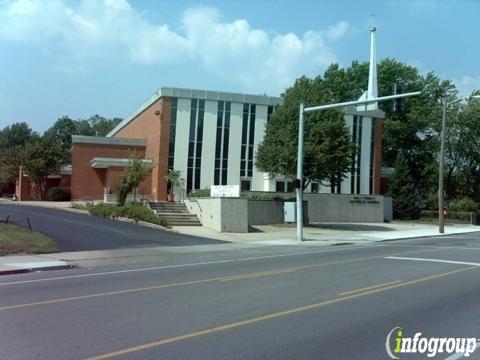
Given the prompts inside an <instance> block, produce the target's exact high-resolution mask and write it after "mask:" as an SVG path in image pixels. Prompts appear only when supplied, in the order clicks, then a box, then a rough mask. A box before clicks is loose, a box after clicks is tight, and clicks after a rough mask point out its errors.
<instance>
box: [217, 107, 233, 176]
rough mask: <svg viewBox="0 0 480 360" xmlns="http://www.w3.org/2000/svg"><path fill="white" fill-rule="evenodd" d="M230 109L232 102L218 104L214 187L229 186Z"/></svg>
mask: <svg viewBox="0 0 480 360" xmlns="http://www.w3.org/2000/svg"><path fill="white" fill-rule="evenodd" d="M230 109H231V103H230V102H223V101H219V102H218V111H217V136H216V144H215V168H214V179H213V181H214V185H227V169H228V146H229V135H230Z"/></svg>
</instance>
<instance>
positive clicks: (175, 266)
mask: <svg viewBox="0 0 480 360" xmlns="http://www.w3.org/2000/svg"><path fill="white" fill-rule="evenodd" d="M233 261H236V260H235V259H231V260H217V261H208V262H199V263H192V264H178V265H167V266H155V267H148V268H139V269H128V270H117V271H105V272H99V273H92V274H81V275H69V276H58V277H52V278H44V279H33V280H22V281H12V282H5V283H0V286H2V285H13V284H27V283H34V282H41V281H53V280H64V279H75V278H83V277H90V276H101V275H112V274H124V273H130V272H138V271H149V270H161V269H173V268H179V267H189V266H197V265H207V264H218V263H226V262H233Z"/></svg>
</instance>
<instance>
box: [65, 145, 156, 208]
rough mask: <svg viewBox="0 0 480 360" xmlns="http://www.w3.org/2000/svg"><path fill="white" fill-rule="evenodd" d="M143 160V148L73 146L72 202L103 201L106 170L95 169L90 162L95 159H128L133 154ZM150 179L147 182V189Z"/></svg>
mask: <svg viewBox="0 0 480 360" xmlns="http://www.w3.org/2000/svg"><path fill="white" fill-rule="evenodd" d="M134 151H135V152H136V153H137V154H138V155H139V156H141V157H142V158H143V157H144V156H145V148H144V147H143V146H120V145H100V144H85V143H74V144H73V156H72V178H71V183H72V200H79V199H81V198H93V199H95V200H103V195H104V181H105V176H106V169H93V168H92V167H91V165H90V160H92V158H94V157H109V158H123V159H125V158H128V157H129V156H130V155H131V154H132V153H133V152H134ZM150 181H151V180H150V179H147V180H146V183H147V184H146V185H144V186H145V187H146V188H147V189H148V188H150V183H149V182H150Z"/></svg>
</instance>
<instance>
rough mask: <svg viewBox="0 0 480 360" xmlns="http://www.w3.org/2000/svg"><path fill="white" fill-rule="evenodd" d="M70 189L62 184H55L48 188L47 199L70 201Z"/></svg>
mask: <svg viewBox="0 0 480 360" xmlns="http://www.w3.org/2000/svg"><path fill="white" fill-rule="evenodd" d="M70 196H71V195H70V189H69V188H66V187H62V186H55V187H52V188H50V189H48V193H47V199H48V201H70Z"/></svg>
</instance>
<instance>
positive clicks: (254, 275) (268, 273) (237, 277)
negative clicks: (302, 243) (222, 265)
mask: <svg viewBox="0 0 480 360" xmlns="http://www.w3.org/2000/svg"><path fill="white" fill-rule="evenodd" d="M293 271H297V270H296V269H294V268H291V269H281V270H273V271H264V272H258V273H251V274H246V275H234V276H230V277H226V278H224V279H222V280H220V281H234V280H243V279H255V278H257V277H262V276H271V275H278V274H285V273H288V272H293Z"/></svg>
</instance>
